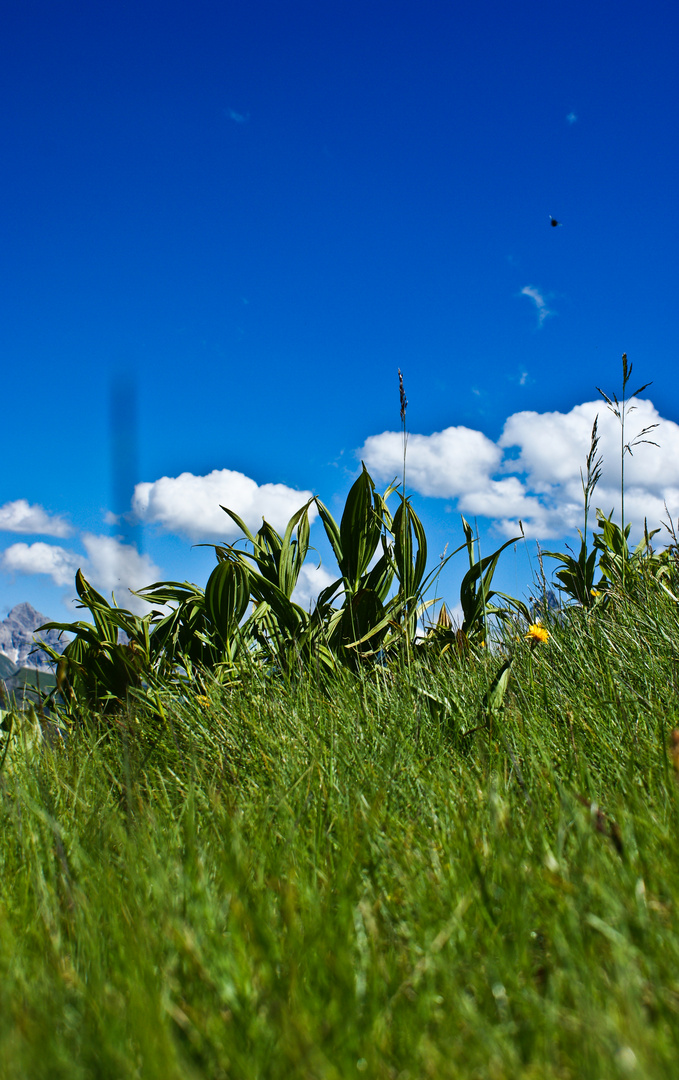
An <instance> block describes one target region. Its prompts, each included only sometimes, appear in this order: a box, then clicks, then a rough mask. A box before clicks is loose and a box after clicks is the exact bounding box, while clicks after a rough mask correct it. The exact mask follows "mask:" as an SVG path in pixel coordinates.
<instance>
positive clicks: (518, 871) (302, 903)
mask: <svg viewBox="0 0 679 1080" xmlns="http://www.w3.org/2000/svg"><path fill="white" fill-rule="evenodd" d="M544 626H545V628H547V629H548V633H549V637H548V639H547V640H546V641H541V640H539V639H535V638H534V639H532V640H531V639H530V638H526V637H525V636H524V634H523V632H522V631H520V630H519V629H518V623H514V624H512V625H511V626H507V627H506V629H505V642H506V644H505V646H502V645H496V646H495V647H494V648H492V649H485V648H480V649H477V650H476V651H474V652H467V653H464V652H461V651H460V650H454V649H453V650H448V651H447V652H445V653H444V655H442V656H437V657H436V659H435V660H434V661H432V660H431V659H424V660H419V661H418V662H417V663H416V664H415V663H412V664H411V665H410V666H409V665H408V664H407V663H403V664H401V665H400V666H393V665H392V666H391V667H386V666H383V665H374V666H373V667H371V668H370V669H369V670H366V671H363V670H362V669H361V670H359V671H358V672H353V671H349V670H345V671H341V672H339V673H338V675H337V676H336V677H335V678H334V680H333V682H332V685H331V686H329V685H327V684H322V683H320V682H319V680H318V679H317V678H316V677H314V676H313V675H307V676H306V677H302V678H298V679H295V680H292V679H283V678H274V677H272V676H271V674H270V673H268V674H267V673H266V672H264V673H262V672H261V671H258V670H256V669H253V670H252V671H251V672H250V674H249V675H248V676H247V677H243V678H242V679H241V680H240V682H239V683H238V685H224V683H220V682H219V681H218V680H213V681H212V682H210V681H209V680H208V679H203V681H202V684H201V687H200V689H201V693H199V694H197V693H195V692H194V691H192V690H191V686H190V684H189V683H188V682H185V684H184V686H183V689H181V688H169V689H168V690H167V692H161V693H160V694H159V695H158V697H157V700H156V706H157V707H156V710H155V713H154V714H150V713H149V712H148V710H146V711H145V710H144V709H143V708H142V707H139V708H137V707H136V706H134V705H133V704H132V703H129V704H128V706H127V707H126V708H125V709H120V710H119V711H118V712H117V713H116V714H115V715H113V716H111V715H108V714H105V715H104V716H101V715H100V716H95V715H92V716H90V718H89V722H86V723H85V722H83V723H72V724H71V725H70V726H64V732H65V734H64V735H63V736H60V735H54V734H52V735H51V736H50V737H49V738H48V739H44V738H41V736H40V725H39V723H38V719H37V717H36V716H35V714H30V713H29V714H16V715H15V717H14V725H13V729H12V731H11V733H10V736H9V738H10V745H9V748H8V753H7V757H6V759H5V762H4V768H3V771H2V774H1V785H2V800H1V802H0V812H1V814H2V828H1V829H0V860H1V867H2V876H1V881H2V893H1V901H0V970H1V971H2V979H1V980H0V1073H1V1075H2V1076H8V1077H9V1076H12V1077H16V1076H25V1077H36V1078H37V1077H45V1078H49V1080H56V1078H58V1077H64V1078H66V1077H68V1080H79V1078H83V1080H84V1078H86V1077H87V1078H90V1077H92V1078H94V1077H111V1078H116V1080H118V1078H123V1077H125V1078H127V1077H144V1078H146V1077H149V1078H150V1077H158V1078H159V1080H161V1078H162V1080H171V1078H174V1077H176V1078H182V1080H186V1078H189V1077H196V1078H198V1077H201V1078H203V1077H205V1078H210V1080H216V1078H219V1077H239V1078H240V1077H242V1078H244V1080H245V1078H248V1080H249V1078H252V1080H254V1078H260V1077H261V1078H264V1077H280V1078H289V1077H305V1078H309V1080H311V1078H338V1080H339V1078H341V1080H345V1078H348V1077H354V1076H356V1077H362V1076H365V1077H380V1078H381V1077H384V1078H394V1080H396V1078H401V1080H405V1078H412V1080H415V1078H420V1077H428V1076H431V1077H442V1078H443V1077H451V1078H452V1077H465V1078H467V1077H469V1078H472V1077H473V1078H479V1080H481V1078H484V1080H485V1078H489V1080H500V1078H507V1080H519V1078H524V1077H525V1078H527V1077H535V1078H540V1080H548V1078H552V1077H553V1078H557V1077H558V1078H573V1080H575V1078H578V1080H582V1078H592V1080H595V1078H596V1080H605V1078H608V1077H611V1078H613V1077H635V1076H636V1077H640V1078H644V1080H651V1078H655V1077H657V1078H658V1080H660V1078H663V1080H665V1078H667V1077H668V1076H671V1075H673V1074H674V1072H675V1070H676V1067H677V1066H676V1062H677V1060H678V1059H679V927H678V924H677V901H678V900H679V860H678V858H677V836H678V825H679V787H678V785H677V781H676V775H677V774H676V769H675V764H676V762H675V759H674V756H673V750H672V748H673V744H672V740H671V731H672V729H673V728H674V727H675V726H679V719H678V718H677V700H678V698H677V690H678V687H677V680H678V677H679V673H678V670H677V664H678V662H679V616H678V609H677V604H676V603H675V601H674V600H673V599H672V597H670V596H669V595H668V594H667V592H666V591H665V590H663V589H660V588H658V587H656V586H655V584H654V583H651V584H650V585H648V586H647V587H641V586H640V587H639V588H637V590H636V592H635V593H634V595H630V596H623V595H619V596H615V597H613V598H612V599H611V601H610V603H609V604H607V605H606V606H605V607H604V606H595V607H594V608H593V609H592V610H591V611H587V610H585V609H583V608H580V607H572V608H570V609H569V610H568V611H567V613H566V614H565V616H564V615H561V616H560V617H558V618H555V619H553V620H552V621H547V620H546V621H545V624H544ZM542 636H544V635H542ZM517 638H518V640H517ZM510 652H511V655H512V656H513V660H512V665H511V669H508V670H509V671H510V677H509V680H508V682H506V684H505V683H503V686H504V691H505V692H504V694H503V696H502V699H501V701H498V698H497V695H496V697H495V698H493V694H492V690H493V685H494V682H495V681H496V680H495V676H496V672H497V670H498V667H499V664H500V660H501V659H502V656H503V655H509V653H510ZM489 690H490V691H491V693H490V695H489Z"/></svg>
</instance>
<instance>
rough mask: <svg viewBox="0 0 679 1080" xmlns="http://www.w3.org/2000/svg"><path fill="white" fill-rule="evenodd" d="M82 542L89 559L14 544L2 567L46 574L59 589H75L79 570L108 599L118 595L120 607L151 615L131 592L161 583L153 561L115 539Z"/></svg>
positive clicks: (88, 538) (61, 550) (73, 553)
mask: <svg viewBox="0 0 679 1080" xmlns="http://www.w3.org/2000/svg"><path fill="white" fill-rule="evenodd" d="M82 541H83V545H84V547H85V551H86V552H87V555H80V554H78V552H76V551H71V550H69V549H67V548H63V547H59V545H57V544H45V543H43V542H42V541H39V542H37V543H35V544H23V543H22V544H11V545H10V547H8V548H6V550H5V551H4V552H3V554H2V566H3V569H4V570H6V571H8V572H9V573H18V574H46V575H47V576H48V577H51V579H52V581H53V582H54V584H55V585H59V586H64V585H70V586H72V585H73V581H74V578H75V573H76V570H78V569H80V570H82V572H83V574H84V575H85V577H86V578H87V580H88V581H89V582H91V584H92V585H94V587H95V588H96V589H98V590H99V591H100V592H102V593H103V594H104V595H105V596H106V595H109V596H110V594H111V592H114V591H115V595H116V601H117V603H119V604H120V606H121V607H126V608H129V609H130V610H131V611H138V612H141V613H146V612H147V611H149V610H150V608H149V606H148V604H146V603H144V601H142V600H139V599H138V598H137V597H134V596H131V595H130V593H129V592H128V590H129V589H140V588H141V587H142V586H143V585H150V584H152V583H153V582H154V581H157V580H158V578H159V577H160V573H161V572H160V570H159V569H158V567H157V566H156V565H155V564H154V562H153V560H152V559H150V558H149V556H148V555H141V554H140V553H139V552H138V551H137V549H136V548H135V547H133V546H132V545H130V544H123V543H121V541H120V540H118V539H116V538H115V537H113V536H94V535H93V534H91V533H85V535H84V536H83V538H82Z"/></svg>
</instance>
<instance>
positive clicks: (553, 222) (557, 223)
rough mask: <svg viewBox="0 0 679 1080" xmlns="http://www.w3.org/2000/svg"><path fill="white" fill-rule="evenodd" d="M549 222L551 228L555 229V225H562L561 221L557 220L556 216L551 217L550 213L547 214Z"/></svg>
mask: <svg viewBox="0 0 679 1080" xmlns="http://www.w3.org/2000/svg"><path fill="white" fill-rule="evenodd" d="M549 224H550V225H551V226H552V228H553V229H555V228H556V227H557V225H563V221H557V220H556V218H555V217H552V215H551V214H550V215H549Z"/></svg>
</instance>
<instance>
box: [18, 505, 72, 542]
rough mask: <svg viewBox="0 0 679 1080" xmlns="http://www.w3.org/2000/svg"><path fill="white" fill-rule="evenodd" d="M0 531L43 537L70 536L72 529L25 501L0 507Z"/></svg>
mask: <svg viewBox="0 0 679 1080" xmlns="http://www.w3.org/2000/svg"><path fill="white" fill-rule="evenodd" d="M0 530H2V531H3V532H15V533H41V534H42V535H43V536H70V534H71V533H72V532H73V529H72V528H71V526H70V525H69V524H68V522H67V521H64V519H63V518H61V517H58V516H56V515H54V516H52V515H51V514H48V513H47V511H46V510H44V509H43V508H42V506H39V505H38V504H37V503H34V504H33V505H32V506H31V504H30V503H29V502H28V501H27V500H26V499H15V500H14V502H8V503H5V504H4V506H0Z"/></svg>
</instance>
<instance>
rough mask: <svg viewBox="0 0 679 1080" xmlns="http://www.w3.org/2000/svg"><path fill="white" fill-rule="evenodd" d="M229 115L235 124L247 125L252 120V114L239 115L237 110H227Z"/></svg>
mask: <svg viewBox="0 0 679 1080" xmlns="http://www.w3.org/2000/svg"><path fill="white" fill-rule="evenodd" d="M227 113H228V116H229V119H230V120H233V122H234V124H247V123H248V121H249V119H250V113H239V112H236V110H235V109H227Z"/></svg>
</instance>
